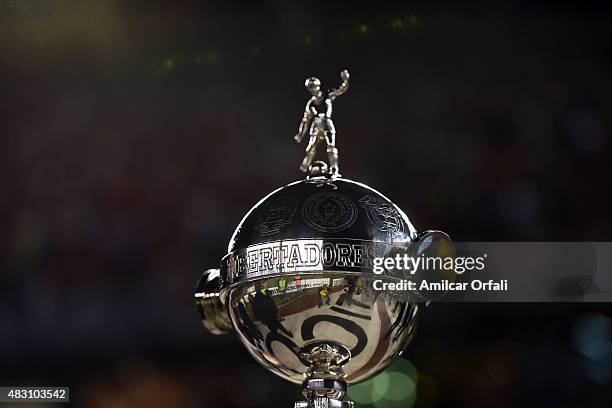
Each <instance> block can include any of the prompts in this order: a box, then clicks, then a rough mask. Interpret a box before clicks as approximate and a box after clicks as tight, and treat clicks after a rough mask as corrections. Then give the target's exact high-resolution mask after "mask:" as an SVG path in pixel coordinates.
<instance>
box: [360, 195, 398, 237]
mask: <svg viewBox="0 0 612 408" xmlns="http://www.w3.org/2000/svg"><path fill="white" fill-rule="evenodd" d="M359 204H360V205H361V207H363V208H364V209H365V210H366V213H367V214H368V219H369V220H370V222H371V223H372V224H373V225H374V227H376V229H377V230H379V231H382V232H386V233H387V235H389V236H390V237H393V236H397V235H402V234H403V233H404V223H403V222H402V217H401V215H400V213H399V212H398V211H397V209H396V208H395V207H394V206H393V204H391V203H388V202H386V201H384V200H382V199H381V198H379V197H374V196H371V195H367V196H364V197H363V198H361V199H360V200H359Z"/></svg>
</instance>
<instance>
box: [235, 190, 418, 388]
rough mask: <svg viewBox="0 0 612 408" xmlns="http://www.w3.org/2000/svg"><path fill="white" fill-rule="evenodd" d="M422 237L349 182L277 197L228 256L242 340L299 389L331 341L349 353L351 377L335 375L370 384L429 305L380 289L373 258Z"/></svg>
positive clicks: (382, 201)
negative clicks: (311, 351) (312, 359)
mask: <svg viewBox="0 0 612 408" xmlns="http://www.w3.org/2000/svg"><path fill="white" fill-rule="evenodd" d="M415 237H416V231H415V230H414V228H413V227H412V225H411V224H410V222H409V221H408V218H407V217H406V216H405V215H404V214H403V213H402V212H401V210H400V209H399V208H397V207H396V206H395V205H394V204H393V203H391V202H390V201H389V200H387V199H386V198H385V197H384V196H382V195H381V194H380V193H378V192H377V191H375V190H373V189H371V188H368V187H367V186H364V185H362V184H359V183H355V182H352V181H350V180H345V179H336V180H333V181H329V182H316V181H308V180H306V181H300V182H297V183H293V184H290V185H289V186H287V187H284V188H281V189H279V190H277V191H275V192H274V193H272V194H270V195H269V196H267V197H266V198H265V199H264V200H262V201H261V202H260V203H259V204H257V205H256V206H255V207H254V208H253V209H252V210H251V211H250V212H249V213H248V215H247V216H246V217H245V218H244V219H243V221H242V222H241V223H240V225H239V226H238V228H237V229H236V232H235V233H234V236H233V238H232V242H231V244H230V248H229V253H230V255H228V256H227V257H226V258H225V259H224V265H226V266H225V267H226V268H228V269H229V270H231V271H228V272H229V273H228V272H226V273H225V276H228V275H230V274H231V273H234V274H236V275H235V276H236V277H235V278H231V277H230V278H229V279H232V281H231V282H228V283H229V287H228V289H227V295H226V296H227V299H226V303H227V305H228V307H229V315H230V318H231V321H232V324H233V326H234V328H235V330H236V332H237V333H238V335H239V337H240V340H241V341H242V343H243V344H244V345H245V347H246V348H247V350H248V351H249V352H250V354H251V355H252V356H253V357H254V358H255V359H256V360H257V361H258V362H259V363H261V364H263V365H264V366H266V367H267V368H268V369H269V370H270V371H272V372H274V373H275V374H277V375H279V376H281V377H283V378H285V379H287V380H289V381H292V382H296V383H302V382H304V380H305V379H306V378H307V376H308V371H309V369H310V368H311V367H310V365H311V364H310V363H309V362H308V361H307V360H305V358H304V356H303V355H302V354H303V353H304V351H305V350H306V348H307V347H308V346H309V345H312V344H324V343H329V344H337V345H340V346H341V347H342V348H344V349H345V350H347V351H348V352H349V353H350V358H349V359H348V360H347V362H346V363H345V364H343V365H342V366H341V370H342V374H339V375H334V374H329V375H328V376H327V377H329V378H334V377H336V378H335V379H340V378H341V379H342V380H344V381H346V382H347V383H348V384H351V383H356V382H359V381H362V380H365V379H367V378H370V377H371V376H372V375H373V374H374V373H376V372H378V371H380V370H382V369H384V368H385V367H386V366H387V365H388V364H390V362H391V361H392V359H393V357H395V356H396V355H397V354H398V353H399V352H400V351H401V350H402V348H403V347H404V346H405V345H406V342H407V340H408V339H409V337H410V334H411V333H412V332H413V327H414V324H415V322H416V320H417V317H418V315H419V313H418V311H419V310H420V309H421V308H422V307H423V304H417V303H407V302H404V301H401V300H398V299H394V298H392V297H388V296H386V294H384V293H381V292H376V291H374V290H372V281H373V279H380V278H379V277H375V276H374V275H373V274H372V259H373V257H374V256H384V255H385V254H389V253H391V252H392V251H393V250H394V249H403V248H405V247H406V244H407V243H409V242H411V240H412V239H413V238H415ZM238 264H242V265H245V266H244V267H243V268H242V269H240V267H239V266H237V265H238ZM246 265H248V266H246ZM234 268H239V270H237V269H234ZM344 349H343V350H344Z"/></svg>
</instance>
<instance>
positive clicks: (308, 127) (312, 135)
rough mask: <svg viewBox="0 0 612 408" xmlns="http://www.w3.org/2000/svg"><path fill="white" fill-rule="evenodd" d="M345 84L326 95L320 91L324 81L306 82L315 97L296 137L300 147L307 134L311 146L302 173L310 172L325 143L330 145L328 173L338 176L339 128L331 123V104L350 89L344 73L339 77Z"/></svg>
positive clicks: (310, 80) (311, 79) (307, 149)
mask: <svg viewBox="0 0 612 408" xmlns="http://www.w3.org/2000/svg"><path fill="white" fill-rule="evenodd" d="M340 78H341V79H342V84H341V85H340V87H339V88H337V89H332V90H331V91H329V92H327V94H324V93H323V91H321V81H319V79H318V78H315V77H310V78H308V79H306V82H305V84H304V85H305V86H306V89H307V90H308V92H309V93H310V94H311V95H312V96H311V97H310V99H309V100H308V102H306V108H305V109H304V117H303V118H302V122H301V123H300V128H299V130H298V133H297V134H296V135H295V136H294V137H293V138H294V139H295V140H296V142H298V143H301V142H302V140H303V139H304V137H305V136H306V134H308V135H309V140H308V145H307V146H306V157H304V160H303V161H302V164H301V165H300V170H301V171H303V172H308V171H309V169H310V166H311V164H312V161H313V159H314V157H315V155H316V153H317V147H318V146H319V145H320V144H322V143H325V144H326V145H327V159H328V161H329V171H330V174H331V175H338V174H339V172H338V149H337V148H336V128H335V127H334V122H333V121H332V119H331V116H332V102H333V101H334V100H335V99H336V98H337V97H338V96H340V95H342V94H344V93H345V92H346V91H347V90H348V87H349V72H348V71H347V70H344V71H342V72H341V73H340Z"/></svg>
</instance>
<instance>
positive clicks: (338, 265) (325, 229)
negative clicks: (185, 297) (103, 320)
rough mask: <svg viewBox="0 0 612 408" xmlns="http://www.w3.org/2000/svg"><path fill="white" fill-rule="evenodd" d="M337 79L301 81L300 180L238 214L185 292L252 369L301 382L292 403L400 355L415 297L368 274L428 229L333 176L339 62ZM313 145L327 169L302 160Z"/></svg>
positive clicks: (420, 305) (341, 406) (338, 393)
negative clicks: (216, 264)
mask: <svg viewBox="0 0 612 408" xmlns="http://www.w3.org/2000/svg"><path fill="white" fill-rule="evenodd" d="M315 79H316V78H315ZM341 79H342V81H343V82H342V85H341V86H340V87H339V88H337V89H334V90H331V91H329V92H328V93H327V94H323V93H322V91H321V89H320V87H319V86H317V87H316V89H314V88H313V89H310V88H308V84H309V83H315V82H316V81H314V79H311V80H310V82H308V81H307V88H308V89H309V92H310V93H311V94H312V97H311V99H310V100H309V101H308V103H307V104H306V109H305V113H304V118H303V120H302V123H301V124H300V127H299V131H298V134H296V136H295V140H296V141H298V142H300V141H301V140H302V138H304V137H310V142H309V143H308V146H307V147H306V156H305V158H304V161H303V162H302V165H301V166H300V168H301V169H302V170H303V171H305V172H307V173H308V176H307V177H306V179H303V180H300V181H297V182H294V183H291V184H289V185H287V186H285V187H282V188H279V189H278V190H276V191H274V192H272V193H270V194H268V195H267V196H266V197H264V198H263V199H262V200H261V201H259V203H257V204H256V205H255V206H254V207H253V208H252V209H251V210H250V211H249V212H248V213H247V214H246V215H245V216H244V218H243V219H242V221H241V222H240V224H239V225H238V227H237V228H236V230H235V232H234V234H233V236H232V238H231V241H230V243H229V247H228V253H227V255H226V256H225V257H224V258H223V259H222V260H221V265H220V268H219V269H212V270H208V271H206V272H205V273H204V274H203V276H202V279H201V280H200V283H199V285H198V288H197V289H196V294H195V296H196V304H197V305H198V309H199V311H200V314H201V317H202V321H203V323H204V325H205V326H206V328H207V329H209V330H210V331H211V332H212V333H215V334H221V333H225V332H227V331H230V330H231V329H232V328H233V329H234V331H235V332H236V333H237V334H238V336H239V338H240V341H241V342H242V344H243V345H244V346H245V347H246V349H247V350H248V352H249V353H250V354H251V356H253V358H254V359H255V360H257V361H258V362H259V363H260V364H261V365H262V366H264V367H265V368H266V369H267V370H269V371H271V372H273V373H275V374H276V375H278V376H280V377H282V378H284V379H286V380H288V381H291V382H294V383H301V384H303V385H304V391H303V394H304V397H305V399H306V401H303V402H298V403H296V407H300V408H302V407H337V408H349V407H352V406H353V405H352V403H351V402H348V401H342V400H343V398H344V396H345V394H346V387H347V385H350V384H354V383H358V382H360V381H363V380H366V379H368V378H370V377H372V376H373V375H374V374H376V373H377V372H379V371H381V370H383V369H384V368H385V367H387V366H388V365H389V364H391V362H392V361H393V359H394V358H395V357H397V356H398V355H399V354H401V353H402V352H403V350H404V348H405V347H406V345H407V343H408V342H409V340H410V338H411V336H412V335H413V333H414V328H415V325H416V322H417V321H418V319H419V317H420V316H421V312H422V311H423V309H424V307H425V305H426V303H425V302H424V299H423V298H418V297H417V298H412V297H410V296H406V294H405V293H400V294H398V293H395V292H392V291H384V290H380V288H377V287H376V286H377V282H378V283H380V282H381V281H392V282H397V281H401V279H402V275H401V274H400V275H397V274H382V275H381V274H378V273H375V272H376V271H375V268H374V267H375V263H376V261H375V260H380V259H383V258H386V257H394V256H396V255H400V254H406V253H409V252H410V251H412V248H413V246H414V245H413V244H414V243H416V245H417V246H418V245H419V242H421V241H423V239H424V238H425V241H428V242H431V241H432V239H434V237H432V234H436V233H437V232H433V233H432V232H428V233H426V234H424V235H423V234H422V235H417V232H416V230H415V228H414V227H413V226H412V224H411V222H410V221H409V219H408V217H406V215H405V214H404V213H403V212H402V210H401V209H400V208H399V207H398V206H396V205H395V204H394V203H392V202H391V201H390V200H389V199H387V198H386V197H385V196H383V195H382V194H380V193H379V192H377V191H376V190H374V189H372V188H370V187H368V186H366V185H364V184H361V183H358V182H355V181H351V180H348V179H345V178H343V177H341V176H340V174H339V167H338V150H337V149H336V147H335V127H334V125H333V123H332V121H331V102H332V101H333V100H334V99H335V98H336V97H338V96H340V95H342V94H343V93H345V92H346V90H347V89H348V80H349V75H348V71H343V72H342V73H341ZM317 81H318V80H317ZM322 106H326V108H325V109H323V108H322ZM316 118H318V119H317V120H315V119H316ZM324 145H326V152H327V156H328V159H329V163H330V165H329V166H327V164H326V163H323V162H320V161H313V159H314V157H315V155H316V152H317V149H319V150H320V147H321V146H324ZM317 146H319V147H317ZM428 234H429V235H428ZM440 234H442V233H440ZM444 237H446V236H445V235H444ZM378 272H380V271H378Z"/></svg>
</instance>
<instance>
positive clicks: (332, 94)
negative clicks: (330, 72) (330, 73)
mask: <svg viewBox="0 0 612 408" xmlns="http://www.w3.org/2000/svg"><path fill="white" fill-rule="evenodd" d="M349 78H350V75H349V72H348V70H346V69H345V70H344V71H342V72H340V79H342V84H340V88H337V89H333V90H331V91H329V94H328V95H327V96H328V98H329V99H331V100H332V101H333V100H334V99H336V98H337V97H338V96H340V95H342V94H343V93H345V92H346V91H348V88H349Z"/></svg>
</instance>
